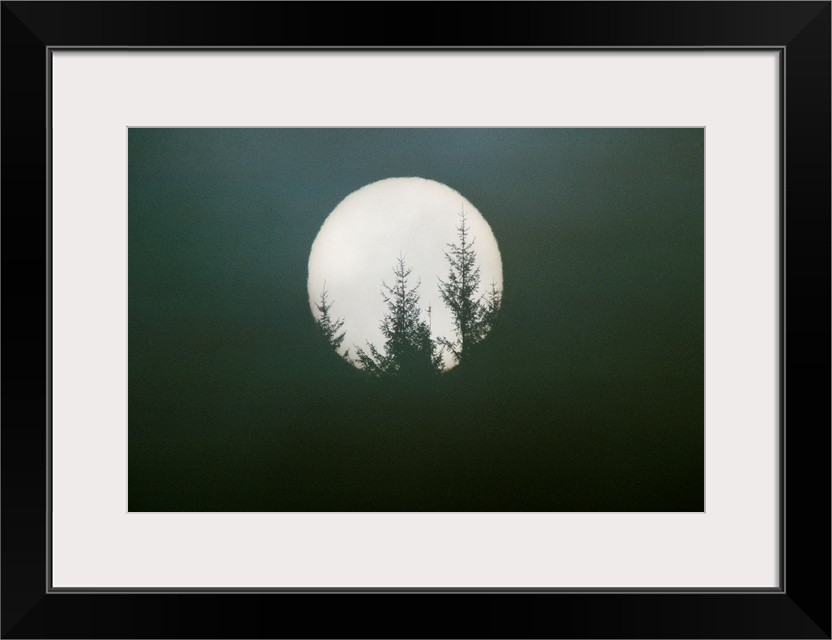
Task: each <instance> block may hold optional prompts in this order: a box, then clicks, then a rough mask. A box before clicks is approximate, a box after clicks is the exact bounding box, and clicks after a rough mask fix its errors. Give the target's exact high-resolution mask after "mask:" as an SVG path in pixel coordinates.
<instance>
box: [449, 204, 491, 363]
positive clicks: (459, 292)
mask: <svg viewBox="0 0 832 640" xmlns="http://www.w3.org/2000/svg"><path fill="white" fill-rule="evenodd" d="M459 217H460V222H459V226H458V227H457V238H458V242H457V243H456V244H448V251H446V252H445V258H446V260H447V261H448V265H449V271H448V277H447V279H445V280H442V279H441V278H439V295H440V296H441V297H442V301H443V302H444V303H445V305H446V306H447V307H448V309H449V310H450V311H451V315H452V316H453V319H454V331H455V333H456V339H455V340H448V339H447V338H440V339H439V344H440V345H441V346H443V347H444V348H446V349H448V350H449V351H450V352H451V354H452V355H453V357H454V359H455V360H456V361H457V362H458V363H459V362H462V361H463V360H464V359H465V358H466V356H467V355H469V354H470V352H471V349H472V348H473V347H474V346H476V345H477V344H478V343H479V342H481V341H482V339H483V338H484V337H485V336H486V334H487V333H488V332H489V331H490V330H491V328H492V327H493V326H494V323H495V322H496V319H497V314H498V312H499V310H500V304H501V302H502V294H501V292H500V290H499V289H498V288H497V285H496V283H494V282H492V283H491V291H490V292H489V294H488V297H487V298H486V297H485V296H483V295H481V294H478V290H479V286H480V268H479V267H478V266H477V255H476V252H475V251H474V239H473V238H471V236H470V229H469V228H468V220H467V217H466V215H465V209H464V208H463V209H462V211H461V212H460V214H459Z"/></svg>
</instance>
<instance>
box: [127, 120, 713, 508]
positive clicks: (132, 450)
mask: <svg viewBox="0 0 832 640" xmlns="http://www.w3.org/2000/svg"><path fill="white" fill-rule="evenodd" d="M394 176H420V177H423V178H429V179H432V180H437V181H439V182H442V183H445V184H447V185H448V186H450V187H451V188H453V189H456V190H457V191H459V192H460V193H461V194H463V195H464V196H465V197H466V198H468V199H469V200H470V201H471V202H472V203H473V204H474V206H476V207H477V209H479V211H480V212H481V213H482V214H483V216H485V218H486V219H487V220H488V222H489V224H490V225H491V228H492V230H493V232H494V235H495V236H496V238H497V240H498V242H499V245H500V250H501V252H502V259H503V272H504V288H505V291H504V301H503V313H502V316H501V324H500V325H499V326H498V327H497V328H496V329H495V330H494V332H493V334H492V335H491V336H490V337H489V339H488V341H487V344H486V348H484V349H483V353H482V354H480V359H479V361H477V362H472V363H471V367H469V368H468V370H463V367H458V368H457V369H455V370H454V371H453V372H451V373H449V374H446V375H445V376H442V378H441V379H440V380H437V381H429V382H425V383H424V384H423V385H420V386H419V387H418V388H413V387H411V388H408V389H401V388H399V387H397V386H396V385H391V384H389V383H384V382H381V383H379V382H373V381H370V380H367V379H365V378H364V377H362V376H361V375H360V374H359V373H358V372H355V371H353V370H352V369H351V368H350V367H349V366H347V365H344V364H343V363H341V362H340V361H339V360H338V359H337V357H336V356H335V355H334V354H331V353H330V352H329V350H328V349H327V348H326V346H325V345H324V344H322V341H321V338H320V336H318V334H317V332H316V328H315V326H314V323H313V320H312V316H311V314H310V313H309V307H308V301H307V294H306V268H307V259H308V256H309V249H310V247H311V245H312V242H313V240H314V239H315V235H316V233H317V231H318V229H319V228H320V225H321V224H322V223H323V221H324V219H325V218H326V216H327V215H328V214H329V213H330V212H331V211H332V209H333V208H334V207H335V206H336V205H337V204H338V203H339V202H340V201H341V200H342V199H343V198H344V197H345V196H347V195H348V194H350V193H351V192H353V191H355V190H356V189H358V188H360V187H361V186H364V185H366V184H368V183H370V182H374V181H376V180H379V179H382V178H388V177H394ZM129 394H130V395H129V412H130V423H129V502H130V504H129V508H130V509H131V510H205V511H213V510H218V511H224V510H232V511H247V510H264V511H272V510H274V511H280V510H341V511H347V510H355V509H359V510H457V511H462V510H498V511H515V510H544V511H570V510H590V511H594V510H603V511H617V510H647V511H653V510H680V511H684V510H701V509H702V508H703V503H704V493H703V490H704V483H703V473H704V458H703V455H704V441H703V438H704V131H703V130H701V129H131V130H130V132H129Z"/></svg>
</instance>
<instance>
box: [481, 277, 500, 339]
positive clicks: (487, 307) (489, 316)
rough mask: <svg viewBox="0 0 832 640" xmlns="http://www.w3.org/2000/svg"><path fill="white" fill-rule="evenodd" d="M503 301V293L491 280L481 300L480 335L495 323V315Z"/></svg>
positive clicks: (485, 333)
mask: <svg viewBox="0 0 832 640" xmlns="http://www.w3.org/2000/svg"><path fill="white" fill-rule="evenodd" d="M502 302H503V294H502V292H501V291H500V290H499V289H498V288H497V283H496V282H494V281H493V280H492V281H491V289H489V290H488V294H486V298H485V300H483V302H482V305H483V313H482V319H481V320H480V332H481V333H482V337H485V336H486V335H487V334H488V333H489V332H490V331H491V330H492V329H493V328H494V325H495V324H497V316H498V314H499V313H500V305H501V304H502Z"/></svg>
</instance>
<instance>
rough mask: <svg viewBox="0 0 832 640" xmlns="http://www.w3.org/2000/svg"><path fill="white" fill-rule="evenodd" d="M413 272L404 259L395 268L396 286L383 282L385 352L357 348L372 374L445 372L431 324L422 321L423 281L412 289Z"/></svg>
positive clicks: (358, 358)
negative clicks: (431, 331) (421, 289)
mask: <svg viewBox="0 0 832 640" xmlns="http://www.w3.org/2000/svg"><path fill="white" fill-rule="evenodd" d="M411 271H412V269H410V268H408V267H407V266H406V265H405V262H404V258H402V257H400V258H398V260H397V262H396V266H395V267H394V269H393V273H394V274H395V280H394V283H393V285H392V286H389V285H387V284H386V283H384V282H382V292H381V295H382V297H383V298H384V302H385V303H386V304H387V313H386V314H385V315H384V320H383V321H382V323H381V332H382V334H383V335H384V346H383V350H379V349H378V348H376V346H375V345H373V344H371V343H370V342H367V350H366V351H365V350H364V349H362V348H361V347H356V354H357V361H358V362H359V363H360V365H361V367H362V368H363V369H364V370H365V371H367V373H369V374H371V375H374V376H381V375H414V374H415V375H418V374H432V373H437V372H439V371H441V369H442V354H441V350H440V348H439V345H438V344H437V343H436V341H434V340H433V339H432V338H431V335H430V325H429V324H428V323H427V322H425V321H423V320H422V310H421V308H420V307H419V294H418V288H419V282H417V283H416V286H415V287H412V288H411V287H409V286H408V282H407V280H408V277H409V276H410V273H411Z"/></svg>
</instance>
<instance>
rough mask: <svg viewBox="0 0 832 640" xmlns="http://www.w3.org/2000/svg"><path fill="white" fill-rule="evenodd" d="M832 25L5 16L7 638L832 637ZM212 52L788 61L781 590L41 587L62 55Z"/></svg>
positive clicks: (466, 12)
mask: <svg viewBox="0 0 832 640" xmlns="http://www.w3.org/2000/svg"><path fill="white" fill-rule="evenodd" d="M830 16H832V12H830V2H829V1H828V0H827V1H819V2H800V1H796V2H780V1H771V2H761V1H755V0H752V1H748V2H549V3H540V2H536V3H526V2H511V3H502V2H494V3H467V2H466V3H456V2H443V3H366V4H365V3H352V2H345V3H332V4H329V3H317V2H316V3H295V2H72V1H70V2H14V1H12V2H2V10H1V12H0V27H1V28H2V31H1V32H0V45H1V46H2V59H1V60H0V61H1V63H2V68H1V69H0V70H1V71H2V77H1V80H0V82H2V84H1V85H0V86H1V87H2V149H1V154H0V161H1V162H2V169H3V173H2V192H1V193H0V204H1V205H2V231H3V234H2V290H1V291H2V304H3V308H4V310H5V313H4V315H3V318H2V319H3V322H2V340H3V354H2V383H3V384H2V431H0V444H1V445H2V449H0V462H1V463H2V468H1V469H0V473H2V485H1V486H0V491H1V492H2V493H0V498H2V500H1V501H0V510H1V514H2V523H0V527H1V529H0V534H1V536H2V537H1V539H0V553H2V564H1V565H0V589H1V591H0V597H1V598H2V601H0V614H2V621H0V633H1V634H2V637H4V638H99V637H109V638H127V637H145V638H157V637H158V638H162V637H168V638H171V637H183V638H184V637H201V638H214V637H244V638H250V637H354V636H360V637H379V636H384V637H396V636H400V637H416V636H419V637H433V636H446V637H458V636H459V637H463V636H464V637H494V636H498V637H572V638H636V637H639V638H830V633H832V620H831V608H830V601H831V600H832V589H831V588H830V581H831V580H832V574H831V573H830V561H831V560H832V556H831V554H830V532H831V531H832V529H830V513H831V511H830V499H831V498H832V494H831V493H830V444H831V443H832V441H831V440H830V327H831V326H832V320H831V319H830V307H831V305H830V232H831V231H832V226H831V225H830V208H831V205H830V174H831V173H832V167H831V166H830V114H831V113H832V112H830V93H831V92H830V77H832V70H831V69H830V49H831V47H830ZM379 25H385V27H384V28H380V27H379ZM220 47H222V48H232V49H243V48H272V49H281V50H285V49H291V48H313V49H314V48H336V49H353V48H362V49H390V48H407V49H414V50H420V49H424V48H441V49H450V48H454V49H455V48H462V49H469V50H488V49H493V48H506V49H512V50H514V49H516V50H522V49H528V48H544V49H553V50H555V49H577V48H580V49H600V48H604V49H617V50H635V49H642V50H652V49H675V48H684V49H697V50H703V51H706V50H724V49H768V50H772V51H777V52H779V55H780V61H781V80H782V82H781V187H782V188H781V194H782V195H781V227H780V229H781V234H780V235H781V246H780V252H781V253H780V256H781V263H780V276H781V283H780V284H781V308H780V320H781V345H780V349H781V351H780V353H781V389H780V393H781V398H780V399H781V403H780V406H781V456H782V458H781V471H782V473H781V506H782V509H781V512H782V513H781V534H782V535H781V539H782V554H781V584H780V588H777V589H772V590H756V591H748V590H743V591H739V590H736V591H732V590H696V589H684V590H673V591H671V590H651V591H644V590H641V591H635V590H625V589H622V590H615V591H609V590H607V591H600V590H591V589H590V590H574V591H570V590H558V591H545V590H518V591H508V590H479V591H470V590H468V591H458V592H453V591H438V590H430V589H424V590H416V589H412V590H397V591H387V590H379V591H375V592H373V591H351V590H342V591H340V592H336V591H332V590H329V591H323V590H305V591H291V590H284V591H281V592H278V591H271V590H245V591H233V590H230V589H227V590H222V589H205V590H189V591H180V592H176V591H165V592H162V591H157V590H153V589H145V590H136V589H134V590H126V591H110V592H106V591H104V590H100V591H98V592H94V593H93V592H80V591H78V592H74V591H73V590H55V589H51V588H50V583H49V562H48V558H49V552H48V550H49V535H48V534H49V525H50V515H49V514H50V509H49V507H50V457H49V433H50V431H49V429H50V419H51V416H50V413H49V407H50V405H49V400H50V397H51V388H50V384H51V371H50V354H51V350H50V336H51V325H50V321H51V316H50V300H51V289H50V255H51V245H50V230H51V217H50V216H51V207H50V201H49V184H50V182H49V181H50V163H51V154H50V147H49V140H50V138H49V131H50V128H49V125H50V122H51V121H50V117H51V113H50V110H49V89H50V80H51V78H50V75H49V70H50V60H51V52H52V51H54V50H57V49H64V48H83V49H124V48H151V49H152V48H165V49H171V48H186V49H192V50H197V51H199V50H207V49H216V48H220Z"/></svg>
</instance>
